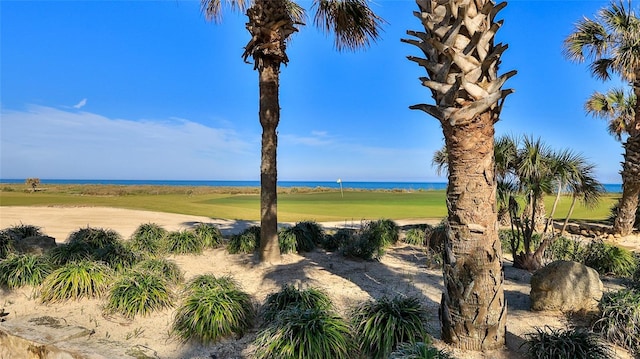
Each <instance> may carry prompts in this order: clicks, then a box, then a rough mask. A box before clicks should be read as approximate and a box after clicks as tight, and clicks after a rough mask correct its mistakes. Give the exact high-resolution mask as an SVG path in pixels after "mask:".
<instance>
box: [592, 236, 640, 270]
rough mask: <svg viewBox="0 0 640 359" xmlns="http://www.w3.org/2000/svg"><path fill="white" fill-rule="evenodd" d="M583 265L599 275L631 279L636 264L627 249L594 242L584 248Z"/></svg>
mask: <svg viewBox="0 0 640 359" xmlns="http://www.w3.org/2000/svg"><path fill="white" fill-rule="evenodd" d="M584 264H585V265H586V266H588V267H591V268H593V269H595V270H596V271H598V273H600V274H611V275H615V276H619V277H631V276H633V273H634V272H635V270H636V268H637V266H638V263H637V262H636V258H635V257H634V255H633V252H631V251H630V250H628V249H625V248H621V247H618V246H615V245H612V244H609V243H605V242H603V241H602V240H594V241H592V242H591V243H589V245H588V246H587V248H586V254H585V259H584Z"/></svg>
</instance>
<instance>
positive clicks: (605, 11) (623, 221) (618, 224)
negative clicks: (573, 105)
mask: <svg viewBox="0 0 640 359" xmlns="http://www.w3.org/2000/svg"><path fill="white" fill-rule="evenodd" d="M564 54H565V56H566V57H567V58H569V59H570V60H574V61H577V62H583V61H585V59H586V58H589V59H591V60H593V62H592V63H591V72H592V74H593V76H595V77H596V78H598V79H601V80H608V79H610V78H611V74H616V75H618V76H620V77H621V78H622V79H623V80H625V81H627V82H628V83H629V84H630V85H631V87H632V89H633V95H634V96H635V98H638V96H639V95H640V20H639V19H638V18H637V17H636V15H635V13H634V12H633V11H632V10H631V1H630V0H629V2H628V4H627V5H626V6H625V3H624V2H623V1H622V0H620V1H619V2H612V3H611V4H610V5H609V6H608V7H605V8H602V9H600V11H599V12H598V13H597V15H596V17H595V18H594V19H589V18H584V19H582V20H580V21H579V22H578V23H577V24H576V26H575V30H574V32H573V33H571V34H570V35H569V36H568V37H567V38H566V39H565V42H564ZM638 106H640V102H637V101H636V102H635V103H634V105H633V114H632V116H630V117H628V118H627V120H628V122H627V120H625V124H626V126H625V129H624V131H625V132H626V134H628V138H627V140H626V141H625V143H624V149H625V153H624V162H623V165H622V172H621V175H622V198H621V200H620V206H619V209H618V213H617V215H616V218H615V221H614V225H613V232H614V233H615V234H620V235H628V234H630V233H631V232H632V231H633V223H634V219H635V212H636V209H637V207H638V196H639V195H640V126H639V125H640V117H639V116H640V108H638ZM588 108H589V103H587V109H588ZM588 111H589V110H588ZM594 113H596V112H594ZM627 114H628V113H627ZM614 117H615V115H614ZM606 118H612V117H609V116H607V117H606ZM618 124H622V122H618ZM610 129H611V127H610Z"/></svg>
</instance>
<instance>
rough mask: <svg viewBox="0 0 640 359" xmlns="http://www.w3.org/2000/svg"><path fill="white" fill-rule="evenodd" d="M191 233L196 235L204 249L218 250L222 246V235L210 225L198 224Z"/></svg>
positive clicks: (216, 228)
mask: <svg viewBox="0 0 640 359" xmlns="http://www.w3.org/2000/svg"><path fill="white" fill-rule="evenodd" d="M193 232H194V233H195V234H196V237H197V238H198V240H200V241H201V242H202V243H203V244H204V247H205V248H218V247H220V246H221V245H222V241H223V240H222V233H221V232H220V229H219V228H218V227H216V226H215V225H213V224H210V223H198V224H197V225H196V226H195V228H194V229H193Z"/></svg>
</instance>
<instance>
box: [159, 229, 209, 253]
mask: <svg viewBox="0 0 640 359" xmlns="http://www.w3.org/2000/svg"><path fill="white" fill-rule="evenodd" d="M166 244H167V252H169V253H173V254H201V253H202V250H203V249H204V243H203V242H202V241H201V240H199V239H198V237H197V236H196V234H195V233H194V232H192V231H188V230H181V231H172V232H169V234H167V237H166Z"/></svg>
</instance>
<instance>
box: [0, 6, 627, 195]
mask: <svg viewBox="0 0 640 359" xmlns="http://www.w3.org/2000/svg"><path fill="white" fill-rule="evenodd" d="M300 4H301V5H302V6H304V7H305V8H307V9H309V8H310V7H311V1H301V2H300ZM605 5H607V2H606V1H578V0H576V1H553V0H546V1H542V0H540V1H531V0H527V1H523V0H512V1H510V2H509V5H508V6H507V7H506V8H505V9H504V10H503V11H501V12H500V14H499V16H498V17H499V18H501V19H504V25H503V27H502V28H501V29H500V31H499V32H498V41H500V42H504V43H507V44H508V45H509V49H508V50H507V51H506V52H505V53H504V55H503V57H502V65H501V68H500V72H506V71H509V70H512V69H516V70H517V71H518V74H517V75H516V76H515V77H513V78H511V79H510V80H509V81H508V82H507V84H506V86H505V87H508V88H513V89H515V91H516V92H515V93H514V94H512V95H511V96H509V97H508V98H507V101H506V102H505V106H504V109H503V111H502V116H501V120H500V122H498V123H497V124H496V133H497V134H498V135H501V134H513V135H520V134H527V135H532V136H535V137H541V138H542V139H543V141H544V142H545V143H547V144H548V145H550V146H551V147H552V148H554V149H564V148H570V149H572V150H574V151H576V152H579V153H581V154H583V155H584V156H585V157H586V158H588V159H589V160H590V161H591V162H593V163H595V164H597V172H596V173H597V177H598V179H600V181H602V182H604V183H620V182H621V179H620V176H619V171H620V162H621V161H622V152H623V148H622V146H621V144H620V143H619V142H617V141H616V140H615V139H614V138H613V137H612V136H610V135H609V134H608V133H607V131H606V123H605V121H603V120H597V119H594V118H591V117H589V116H587V115H585V113H584V111H583V104H584V101H585V100H586V98H587V97H588V96H589V95H590V94H591V93H592V92H593V91H595V90H599V91H606V90H607V89H608V88H610V87H611V86H614V85H615V84H611V83H609V84H605V83H601V82H600V81H597V80H595V79H593V78H591V76H590V73H589V71H588V68H587V65H586V64H575V63H571V62H569V61H567V60H565V59H564V58H563V57H562V52H561V50H562V41H563V39H564V38H565V37H566V36H567V35H568V34H569V33H570V32H571V31H572V29H573V24H574V23H575V22H576V21H577V20H579V19H580V18H581V17H582V16H589V17H592V16H593V14H595V13H596V11H597V10H598V9H600V8H601V7H603V6H605ZM372 8H373V9H374V11H375V12H376V13H378V14H379V15H380V16H382V17H383V18H384V19H385V20H386V21H387V22H388V23H387V24H386V25H385V27H384V32H383V38H382V39H381V40H379V41H378V42H377V43H375V44H374V45H373V46H372V47H371V48H369V49H368V50H366V51H358V52H356V53H348V52H343V53H338V52H337V51H335V49H334V47H333V39H332V38H331V37H328V36H327V35H325V34H323V33H322V32H321V31H319V30H318V29H316V28H315V27H314V26H313V21H312V20H308V21H307V23H308V25H307V26H304V27H302V28H301V31H300V32H299V33H297V34H295V35H294V37H293V39H292V41H291V42H290V43H289V47H288V53H289V58H290V62H289V64H288V66H286V67H283V68H282V72H281V87H280V104H281V107H282V111H281V121H280V125H279V145H278V171H279V172H278V177H279V179H280V180H311V181H313V180H335V179H337V178H342V179H343V181H420V182H425V181H426V182H430V181H446V178H444V177H439V176H437V175H436V173H435V169H434V168H433V167H432V166H431V158H432V156H433V153H434V151H436V150H437V149H439V148H441V147H442V144H443V140H442V131H441V129H440V126H439V123H438V122H437V121H436V120H435V119H434V118H431V117H429V116H428V115H426V114H425V113H423V112H421V111H412V110H409V109H408V107H409V106H410V105H413V104H417V103H422V102H430V101H431V99H430V93H429V91H428V90H427V89H426V88H424V87H422V86H421V85H420V82H419V81H418V79H417V78H418V77H420V76H424V73H423V71H422V69H421V68H420V67H418V66H417V65H415V64H414V63H412V62H410V61H408V60H407V59H406V56H407V55H419V53H418V51H417V49H416V48H414V47H413V46H411V45H408V44H405V43H401V42H400V38H406V37H407V36H406V35H405V33H406V30H420V23H419V22H418V20H417V19H416V18H414V17H413V15H412V12H413V11H414V10H415V9H416V5H415V3H414V2H413V1H411V0H395V1H393V0H376V1H374V2H372ZM225 10H228V11H226V12H225V14H224V18H223V20H222V22H221V23H218V24H216V23H211V22H207V21H205V19H204V16H203V15H202V14H201V13H200V10H199V2H198V1H181V0H167V1H115V0H114V1H7V0H1V1H0V14H1V15H0V16H1V19H0V23H1V24H0V26H1V27H0V36H1V38H0V51H1V52H0V71H1V72H0V85H1V88H0V101H1V102H0V106H1V116H2V118H1V122H0V139H1V144H0V151H1V152H0V178H25V177H39V178H52V179H65V178H67V179H72V178H73V179H158V180H173V179H175V180H180V179H183V180H257V179H259V171H260V167H259V162H260V133H261V128H260V125H259V122H258V80H257V72H256V71H254V70H253V66H252V65H249V64H245V63H244V62H243V61H242V58H241V55H242V51H243V46H244V45H245V44H246V42H247V40H248V38H249V37H248V33H247V31H246V30H245V28H244V23H245V17H244V16H243V15H242V14H239V13H235V12H233V11H231V10H230V9H228V8H227V9H225ZM311 15H312V13H311Z"/></svg>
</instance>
